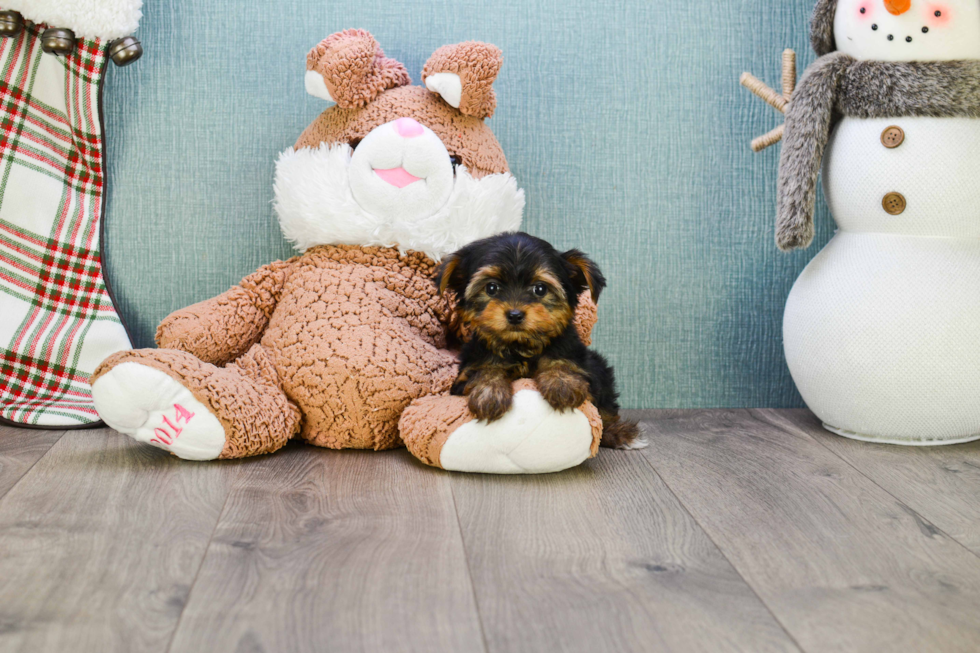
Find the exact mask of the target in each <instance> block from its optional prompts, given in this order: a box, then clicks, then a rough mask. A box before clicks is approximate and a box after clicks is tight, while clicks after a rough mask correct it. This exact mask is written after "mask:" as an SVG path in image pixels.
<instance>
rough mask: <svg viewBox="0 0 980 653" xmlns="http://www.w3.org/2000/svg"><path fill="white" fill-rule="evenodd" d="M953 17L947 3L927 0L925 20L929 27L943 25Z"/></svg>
mask: <svg viewBox="0 0 980 653" xmlns="http://www.w3.org/2000/svg"><path fill="white" fill-rule="evenodd" d="M952 18H953V12H951V11H950V10H949V5H944V4H937V3H934V2H929V3H927V4H926V8H925V21H926V25H928V26H929V27H945V26H946V25H948V24H949V22H950V20H952Z"/></svg>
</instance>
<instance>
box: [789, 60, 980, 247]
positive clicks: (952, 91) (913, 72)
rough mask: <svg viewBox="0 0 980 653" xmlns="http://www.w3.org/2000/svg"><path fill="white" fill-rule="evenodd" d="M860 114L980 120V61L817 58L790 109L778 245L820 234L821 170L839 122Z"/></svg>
mask: <svg viewBox="0 0 980 653" xmlns="http://www.w3.org/2000/svg"><path fill="white" fill-rule="evenodd" d="M842 116H847V117H853V118H901V117H908V116H928V117H939V118H951V117H968V118H980V61H944V62H929V63H924V62H911V63H908V62H901V63H889V62H882V61H857V60H855V59H853V58H852V57H849V56H847V55H844V54H841V53H831V54H828V55H826V56H824V57H821V58H820V59H817V60H816V61H815V62H814V63H813V64H812V65H811V66H810V67H809V68H808V69H807V71H806V72H805V73H804V74H803V79H801V80H800V85H799V87H798V88H797V89H796V91H795V92H794V93H793V98H792V102H790V104H789V107H788V108H787V111H786V131H785V134H784V136H783V151H782V156H781V158H780V161H779V186H778V189H779V190H778V195H779V197H778V214H777V216H776V244H777V245H779V248H780V249H782V250H786V251H789V250H792V249H796V248H800V247H808V246H809V245H810V242H811V241H812V240H813V207H814V203H815V201H816V196H817V176H818V174H819V173H820V167H821V164H822V161H823V155H824V149H825V148H826V146H827V141H828V139H829V138H830V131H831V128H832V127H833V125H834V123H835V122H836V121H837V120H839V119H840V118H841V117H842Z"/></svg>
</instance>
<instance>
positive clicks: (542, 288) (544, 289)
mask: <svg viewBox="0 0 980 653" xmlns="http://www.w3.org/2000/svg"><path fill="white" fill-rule="evenodd" d="M531 291H532V292H533V293H534V294H535V295H537V296H538V297H544V296H545V295H547V294H548V286H546V285H544V284H543V283H536V284H534V287H532V288H531Z"/></svg>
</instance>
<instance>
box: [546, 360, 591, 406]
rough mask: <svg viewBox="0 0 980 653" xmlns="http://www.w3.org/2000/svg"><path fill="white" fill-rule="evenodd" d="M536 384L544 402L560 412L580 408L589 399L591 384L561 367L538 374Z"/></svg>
mask: <svg viewBox="0 0 980 653" xmlns="http://www.w3.org/2000/svg"><path fill="white" fill-rule="evenodd" d="M534 383H535V384H536V385H537V386H538V391H540V392H541V396H542V397H544V400H545V401H547V402H548V404H550V405H551V407H552V408H554V409H555V410H558V411H563V410H571V409H573V408H578V407H579V406H581V405H582V404H584V403H585V402H586V401H588V399H589V382H588V381H586V380H585V379H584V378H583V377H582V376H581V375H579V374H575V373H574V372H571V371H569V370H567V369H563V368H562V367H559V366H555V367H554V368H552V369H550V370H547V371H544V372H542V373H540V374H538V375H537V376H536V377H535V378H534Z"/></svg>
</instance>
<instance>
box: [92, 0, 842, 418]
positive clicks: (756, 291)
mask: <svg viewBox="0 0 980 653" xmlns="http://www.w3.org/2000/svg"><path fill="white" fill-rule="evenodd" d="M811 6H812V2H811V0H789V1H787V0H742V1H741V2H717V1H713V0H688V1H687V2H677V3H667V2H653V1H651V0H621V1H620V2H601V3H600V2H596V1H595V0H504V1H500V2H493V3H492V2H477V1H475V0H438V1H432V0H414V1H411V2H391V1H390V0H354V1H347V0H181V1H179V2H178V1H177V0H146V6H145V8H144V11H145V17H144V19H143V22H142V25H141V27H140V31H139V33H138V36H139V37H140V39H141V40H142V41H143V44H144V46H145V48H146V55H145V56H144V57H143V59H142V60H141V61H140V62H138V63H136V64H135V65H133V66H132V67H130V68H125V69H116V70H113V71H112V72H111V73H110V74H109V77H108V87H107V91H106V101H105V108H106V114H107V117H106V120H107V129H108V134H109V178H110V188H109V203H108V224H107V236H108V238H107V240H108V267H109V273H110V280H111V282H112V283H113V285H114V290H115V293H116V296H117V299H118V301H119V304H120V308H121V310H122V313H123V316H124V318H125V319H126V320H127V321H128V323H129V324H130V326H131V327H132V329H133V330H134V331H135V334H136V337H137V343H138V344H139V345H143V346H149V345H150V344H151V343H152V335H153V332H154V329H155V326H156V324H157V322H158V321H159V320H160V319H161V318H162V317H163V316H164V315H166V314H167V313H168V312H170V311H171V310H173V309H176V308H178V307H181V306H185V305H187V304H190V303H192V302H196V301H199V300H201V299H204V298H206V297H210V296H212V295H215V294H217V293H219V292H222V291H223V290H225V289H227V288H228V287H229V286H230V285H232V284H234V283H236V282H237V281H238V280H239V279H240V278H241V277H242V276H243V275H245V274H247V273H249V272H251V271H252V270H254V269H255V268H257V267H258V266H259V265H262V264H263V263H266V262H269V261H270V260H273V259H276V258H280V257H286V256H289V255H290V250H289V248H288V246H287V245H286V244H285V243H284V242H283V241H282V239H281V238H280V236H279V231H278V228H277V226H276V223H275V219H274V217H273V214H272V211H271V207H270V200H271V197H272V176H273V164H274V161H275V158H276V154H277V152H279V151H280V150H282V149H283V148H285V147H287V146H289V145H291V144H292V143H293V141H294V140H295V138H296V136H297V135H298V134H299V133H300V131H301V130H302V129H303V128H304V127H305V126H306V125H307V124H308V123H309V122H310V121H311V120H312V119H313V117H314V116H315V115H316V114H317V113H318V112H319V111H321V110H322V109H323V108H325V105H324V104H323V103H322V102H321V101H320V100H317V99H315V98H312V97H309V96H308V95H307V94H306V93H305V92H304V90H303V72H304V66H305V63H304V61H305V60H304V57H305V54H306V52H307V50H308V49H309V48H310V47H311V46H313V45H314V44H316V43H317V42H318V41H319V40H320V39H322V38H324V37H325V36H327V35H328V34H330V33H332V32H334V31H337V30H340V29H343V28H347V27H362V28H365V29H368V30H370V31H371V32H372V33H374V35H375V36H376V37H377V39H378V41H379V42H380V43H381V46H382V47H383V48H384V49H385V51H386V53H387V54H388V55H389V56H393V57H396V58H398V59H399V60H401V61H403V62H404V63H405V64H406V66H407V67H408V69H409V72H410V73H411V74H412V76H413V79H415V80H416V81H417V80H418V78H419V72H420V70H421V68H422V64H423V63H424V62H425V60H426V59H427V58H428V56H429V55H430V54H431V53H432V52H433V51H434V50H435V49H436V48H437V47H438V46H440V45H443V44H446V43H455V42H459V41H464V40H469V39H477V40H484V41H489V42H491V43H494V44H496V45H498V46H500V47H501V48H502V49H503V51H504V56H505V63H504V68H503V70H502V72H501V75H500V78H499V79H498V81H497V83H496V89H497V94H498V100H499V104H498V109H497V113H496V115H495V116H494V118H493V120H492V121H491V125H492V127H493V129H494V130H495V132H496V134H497V137H498V138H499V140H500V141H501V143H502V144H503V147H504V150H505V151H506V153H507V156H508V159H509V161H510V165H511V168H512V170H513V172H514V174H515V175H516V176H517V178H518V180H519V181H520V183H521V184H522V185H523V187H524V189H525V190H526V192H527V198H528V204H527V212H526V218H525V228H526V229H527V230H528V231H530V232H531V233H534V234H537V235H540V236H542V237H544V238H547V239H549V240H551V241H553V242H554V243H555V244H556V245H558V246H561V247H570V246H578V247H581V248H583V249H585V250H586V251H588V252H589V253H590V254H592V255H593V257H594V258H595V259H596V260H597V261H598V262H599V263H600V265H601V266H602V268H603V269H604V270H605V272H606V274H607V276H608V277H609V280H610V288H609V290H608V292H607V294H606V295H605V296H604V298H603V300H602V302H601V313H600V315H601V320H600V324H599V326H598V328H597V331H596V342H595V344H596V346H597V347H598V348H599V349H600V350H601V351H603V352H605V353H607V354H608V356H609V358H610V359H611V360H612V361H613V363H614V364H615V365H616V367H617V369H618V370H619V376H620V383H621V386H622V390H623V398H624V403H625V404H626V405H627V406H629V407H638V408H639V407H643V408H653V407H714V406H793V405H799V404H800V399H799V395H798V394H797V392H796V390H795V388H794V387H793V384H792V380H791V379H790V377H789V373H788V371H787V369H786V365H785V362H784V361H783V355H782V343H781V336H780V329H781V316H782V309H783V304H784V301H785V297H786V295H787V293H788V292H789V289H790V286H791V285H792V283H793V280H794V279H795V278H796V276H797V275H798V273H799V271H800V270H801V269H802V268H803V266H804V265H805V264H806V262H807V261H808V260H809V258H810V257H812V256H813V254H814V253H815V252H816V251H817V249H818V248H819V246H821V245H822V244H823V243H824V242H825V241H826V240H827V238H828V237H829V235H830V233H831V224H830V221H829V219H828V216H827V215H826V211H825V210H824V209H823V208H821V212H820V215H819V216H818V218H819V233H818V239H817V244H816V245H815V246H814V248H812V249H811V250H809V251H807V252H802V253H796V254H792V255H786V254H782V253H780V252H779V251H778V250H777V249H776V247H775V245H774V243H773V238H772V216H773V214H774V208H773V207H774V202H775V180H776V164H777V159H778V152H777V150H776V149H773V150H771V151H769V152H767V153H764V154H761V155H754V154H752V152H751V151H750V149H749V147H748V142H749V140H750V139H751V138H752V137H753V136H756V135H758V134H761V133H762V132H764V131H767V130H768V129H770V128H772V127H774V126H775V125H777V124H778V123H779V122H780V121H781V117H779V116H777V115H776V114H775V113H774V112H773V111H772V110H771V109H770V108H769V107H768V106H766V105H764V104H763V103H762V102H761V101H758V100H756V99H755V98H754V97H753V96H751V95H750V94H749V93H748V92H747V91H745V90H743V89H742V88H741V87H740V86H739V85H738V81H737V79H738V75H739V73H741V72H742V71H743V70H751V71H753V72H755V73H756V74H757V75H759V76H760V77H762V78H763V79H765V80H767V81H768V82H770V83H775V82H778V80H779V62H780V53H781V51H782V49H783V48H784V47H787V46H789V47H794V48H796V49H797V50H798V51H799V52H800V53H801V68H802V64H805V63H808V62H809V61H811V60H812V58H813V55H812V53H811V52H810V50H809V47H808V46H807V39H806V25H807V22H808V17H809V12H810V9H811Z"/></svg>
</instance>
